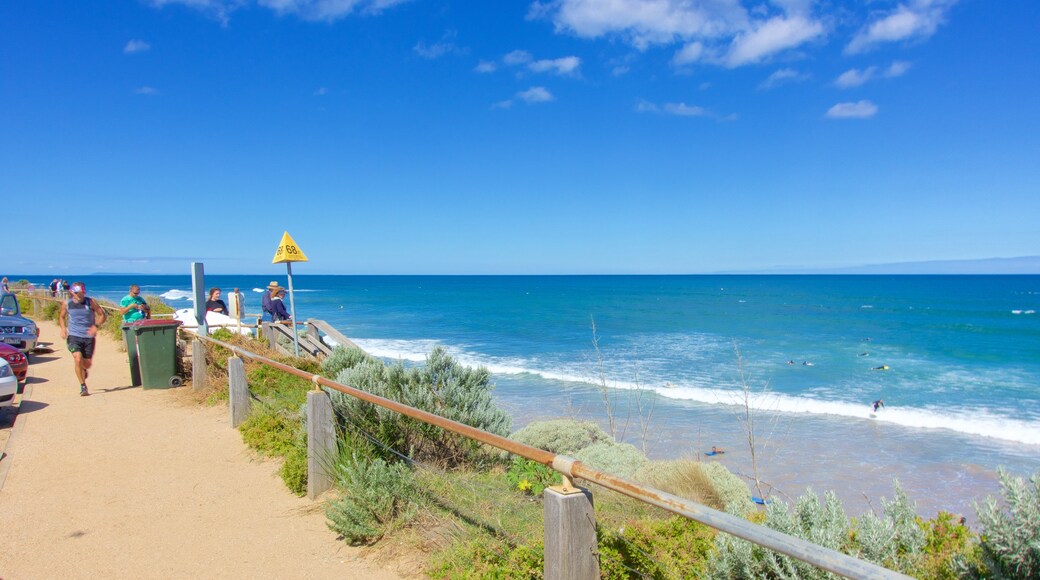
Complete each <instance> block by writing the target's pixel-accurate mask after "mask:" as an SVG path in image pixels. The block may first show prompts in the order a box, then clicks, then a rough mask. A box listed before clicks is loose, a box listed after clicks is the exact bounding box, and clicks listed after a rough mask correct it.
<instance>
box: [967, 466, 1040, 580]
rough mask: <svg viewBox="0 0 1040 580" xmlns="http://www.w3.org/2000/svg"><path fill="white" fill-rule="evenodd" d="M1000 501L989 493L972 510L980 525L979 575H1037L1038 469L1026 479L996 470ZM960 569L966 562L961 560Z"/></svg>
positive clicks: (1039, 560) (1039, 545) (1039, 535)
mask: <svg viewBox="0 0 1040 580" xmlns="http://www.w3.org/2000/svg"><path fill="white" fill-rule="evenodd" d="M997 473H998V476H999V478H1000V492H1001V495H1002V496H1003V498H1002V499H1003V502H1002V503H998V501H997V500H996V499H995V498H994V497H992V496H990V497H987V498H986V499H985V501H984V502H983V503H982V504H981V505H979V504H978V503H976V504H975V511H976V512H977V514H978V517H979V523H980V524H981V525H982V535H981V538H980V548H981V552H982V554H981V556H982V561H983V564H984V566H985V567H986V573H985V574H982V577H993V578H1037V577H1040V472H1038V473H1034V474H1033V476H1032V477H1030V478H1029V481H1028V483H1027V482H1026V480H1025V479H1023V478H1021V477H1015V476H1013V475H1011V474H1009V473H1008V472H1007V471H1005V470H1004V469H1003V468H1001V469H999V470H998V471H997ZM961 568H962V569H963V570H964V571H966V572H967V571H969V570H970V563H969V562H961Z"/></svg>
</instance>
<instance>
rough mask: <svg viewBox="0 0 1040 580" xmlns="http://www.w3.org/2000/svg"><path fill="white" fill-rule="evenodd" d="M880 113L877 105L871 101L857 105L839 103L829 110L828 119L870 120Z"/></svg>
mask: <svg viewBox="0 0 1040 580" xmlns="http://www.w3.org/2000/svg"><path fill="white" fill-rule="evenodd" d="M877 112H878V108H877V105H875V104H874V103H871V102H870V101H858V102H855V103H838V104H837V105H834V106H833V107H831V108H830V109H828V110H827V117H829V118H831V119H869V118H870V117H873V116H874V115H876V114H877Z"/></svg>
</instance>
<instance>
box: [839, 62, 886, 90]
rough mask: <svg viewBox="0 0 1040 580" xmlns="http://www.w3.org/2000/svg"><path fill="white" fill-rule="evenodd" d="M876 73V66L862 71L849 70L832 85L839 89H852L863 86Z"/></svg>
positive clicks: (856, 69)
mask: <svg viewBox="0 0 1040 580" xmlns="http://www.w3.org/2000/svg"><path fill="white" fill-rule="evenodd" d="M876 73H877V67H876V66H869V67H867V68H865V69H863V70H859V69H858V68H852V69H849V70H847V71H845V72H843V73H841V74H840V75H838V78H837V80H835V81H834V85H835V86H836V87H838V88H839V89H850V88H852V87H858V86H860V85H862V84H865V83H866V82H867V81H869V80H870V79H872V78H874V75H875V74H876Z"/></svg>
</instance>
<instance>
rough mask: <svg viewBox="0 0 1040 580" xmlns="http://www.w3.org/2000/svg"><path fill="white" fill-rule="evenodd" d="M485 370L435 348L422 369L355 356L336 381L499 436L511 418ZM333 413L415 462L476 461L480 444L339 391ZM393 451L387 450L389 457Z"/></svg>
mask: <svg viewBox="0 0 1040 580" xmlns="http://www.w3.org/2000/svg"><path fill="white" fill-rule="evenodd" d="M344 356H347V355H344ZM490 377H491V375H490V373H489V372H488V370H487V369H486V368H483V367H480V368H477V369H471V368H468V367H464V366H462V365H460V364H458V363H457V362H456V361H455V360H454V359H452V357H451V356H449V355H448V354H447V352H445V351H444V350H443V349H440V348H436V349H434V350H433V351H432V352H431V353H430V355H429V357H428V358H427V361H426V364H425V365H424V366H422V367H416V368H410V369H406V368H405V367H404V365H403V364H401V363H396V364H391V365H384V364H383V363H382V362H380V361H378V360H375V359H372V358H370V357H357V362H356V364H355V365H354V366H352V367H346V368H343V369H342V370H340V371H339V373H338V374H337V375H336V378H335V380H336V382H339V383H342V384H345V385H349V386H352V387H355V388H358V389H361V390H364V391H367V392H370V393H372V394H375V395H378V396H381V397H384V398H387V399H391V400H395V401H398V402H400V403H403V404H405V405H408V406H411V407H415V408H418V409H421V410H424V411H428V412H430V413H433V414H436V415H440V416H441V417H445V418H448V419H451V420H454V421H457V422H459V423H464V424H466V425H470V426H472V427H476V428H477V429H482V430H484V431H489V432H491V433H495V434H498V435H506V434H507V433H508V432H509V424H510V418H509V415H507V414H506V413H505V412H504V411H502V410H501V409H499V408H497V407H496V406H495V404H494V401H493V399H492V397H491V389H492V387H491V385H490ZM331 396H332V404H333V408H334V409H335V410H336V415H337V417H338V418H339V420H340V421H341V422H342V423H343V424H344V425H349V426H351V427H352V428H356V429H358V430H360V431H363V432H365V433H368V434H369V435H371V436H373V437H374V438H375V439H376V440H378V441H380V442H382V443H383V444H385V445H388V446H389V447H390V448H391V449H393V450H394V451H396V452H397V453H400V454H403V455H407V456H409V457H411V458H413V459H415V460H417V461H420V462H430V463H434V464H437V465H440V466H443V467H455V466H459V465H464V464H472V463H474V462H477V461H480V460H481V459H482V458H483V457H484V456H485V454H484V453H483V452H482V447H481V445H480V444H478V443H476V442H474V441H472V440H469V439H467V438H465V437H462V436H458V435H454V434H452V433H450V432H447V431H444V430H443V429H441V428H439V427H434V426H432V425H429V424H426V423H423V422H421V421H417V420H414V419H410V418H408V417H405V416H403V415H400V414H398V413H396V412H394V411H390V410H387V409H384V408H382V407H379V406H377V405H372V404H370V403H366V402H363V401H360V400H358V399H356V398H355V397H352V396H350V395H346V394H343V393H339V392H332V393H331ZM391 456H392V453H388V454H387V455H386V458H387V459H389V458H390V457H391Z"/></svg>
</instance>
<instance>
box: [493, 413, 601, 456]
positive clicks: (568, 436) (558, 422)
mask: <svg viewBox="0 0 1040 580" xmlns="http://www.w3.org/2000/svg"><path fill="white" fill-rule="evenodd" d="M509 438H510V439H512V440H513V441H517V442H520V443H523V444H525V445H530V446H531V447H537V448H539V449H544V450H546V451H552V452H553V453H562V454H564V455H571V456H573V455H574V454H575V453H577V452H578V451H581V450H582V449H584V448H586V447H589V446H590V445H593V444H596V443H608V442H613V441H614V440H613V438H611V437H610V435H607V433H606V431H604V430H603V429H602V428H600V426H599V425H597V424H595V423H593V422H592V421H577V420H574V419H553V420H550V421H537V422H534V423H530V424H529V425H527V426H526V427H524V428H523V429H521V430H519V431H517V432H516V433H513V434H512V435H510V436H509Z"/></svg>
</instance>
